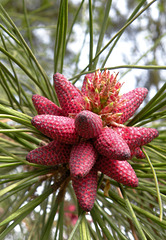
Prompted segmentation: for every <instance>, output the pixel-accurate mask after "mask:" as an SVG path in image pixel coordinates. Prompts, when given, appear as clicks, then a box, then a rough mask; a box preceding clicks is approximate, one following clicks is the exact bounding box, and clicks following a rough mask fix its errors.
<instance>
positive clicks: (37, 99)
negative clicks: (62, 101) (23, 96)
mask: <svg viewBox="0 0 166 240" xmlns="http://www.w3.org/2000/svg"><path fill="white" fill-rule="evenodd" d="M32 102H33V105H34V106H35V109H36V111H37V112H38V114H39V115H41V114H49V115H56V116H63V115H64V113H63V110H62V109H61V108H60V107H58V106H57V105H56V104H55V103H53V102H51V101H50V100H49V99H47V98H46V97H43V96H40V95H38V94H35V95H33V96H32Z"/></svg>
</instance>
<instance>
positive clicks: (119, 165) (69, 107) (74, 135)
mask: <svg viewBox="0 0 166 240" xmlns="http://www.w3.org/2000/svg"><path fill="white" fill-rule="evenodd" d="M53 78H54V86H55V91H56V94H57V97H58V100H59V103H60V107H58V106H57V105H56V104H54V103H53V102H51V101H50V100H49V99H47V98H45V97H43V96H40V95H37V94H35V95H33V97H32V101H33V104H34V106H35V108H36V110H37V112H38V115H37V116H35V117H33V119H32V125H33V126H34V127H35V128H37V129H38V130H39V131H40V132H42V133H43V134H44V135H46V136H47V137H49V138H50V143H48V144H47V145H46V146H42V147H39V148H37V149H34V150H32V151H31V152H29V153H28V155H27V157H26V159H27V161H29V162H32V163H37V164H42V165H47V166H55V165H58V164H64V163H66V164H68V166H69V169H70V175H71V180H72V185H73V188H74V191H75V194H76V196H77V199H78V202H79V204H80V206H81V207H82V209H83V210H85V211H90V210H91V209H92V207H93V205H94V201H95V198H96V191H97V173H98V171H100V172H102V173H104V174H105V175H107V176H108V177H110V178H112V179H114V180H115V181H117V182H119V183H122V184H124V185H126V186H130V187H137V186H138V178H137V176H136V174H135V172H134V170H133V168H132V166H131V165H130V164H129V163H128V162H127V160H129V159H132V158H133V157H134V156H135V157H136V158H144V157H145V156H144V154H143V152H142V151H141V147H142V146H143V145H145V144H147V143H149V142H151V141H152V140H153V139H154V138H156V137H157V136H158V131H157V130H156V129H153V128H145V127H127V126H125V125H123V124H124V123H125V122H126V121H127V120H128V119H129V118H130V117H131V116H133V114H134V113H135V111H136V110H137V109H138V107H139V106H140V104H141V103H142V102H143V100H144V99H145V97H146V95H147V93H148V90H147V89H146V88H136V89H134V90H132V91H130V92H128V93H126V94H123V95H120V94H119V92H120V89H121V86H122V84H120V83H119V82H117V75H116V74H114V73H113V74H110V72H109V71H107V70H106V71H104V72H100V71H96V72H95V73H90V74H87V75H86V76H85V78H84V82H83V85H82V89H81V91H80V90H79V89H77V88H76V87H75V86H74V85H72V83H71V82H69V81H68V80H67V79H66V78H65V77H64V76H63V75H62V74H60V73H56V74H55V75H54V77H53Z"/></svg>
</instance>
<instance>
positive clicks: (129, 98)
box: [113, 88, 148, 124]
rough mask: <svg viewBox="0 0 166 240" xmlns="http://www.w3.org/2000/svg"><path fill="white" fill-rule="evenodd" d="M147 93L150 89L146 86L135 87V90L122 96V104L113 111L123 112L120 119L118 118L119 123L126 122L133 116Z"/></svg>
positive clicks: (120, 101)
mask: <svg viewBox="0 0 166 240" xmlns="http://www.w3.org/2000/svg"><path fill="white" fill-rule="evenodd" d="M147 93H148V90H147V89H146V88H135V89H134V90H132V91H130V92H128V93H125V94H123V95H122V96H121V98H120V100H119V102H118V104H120V106H118V107H117V108H115V109H114V110H113V113H123V114H122V116H121V118H120V120H118V122H119V123H121V124H122V123H125V122H126V121H127V120H128V119H129V118H130V117H132V116H133V114H134V113H135V111H136V110H137V109H138V108H139V106H140V105H141V103H142V102H143V100H144V99H145V97H146V95H147ZM124 100H125V101H124ZM123 101H124V102H123ZM121 103H122V104H121Z"/></svg>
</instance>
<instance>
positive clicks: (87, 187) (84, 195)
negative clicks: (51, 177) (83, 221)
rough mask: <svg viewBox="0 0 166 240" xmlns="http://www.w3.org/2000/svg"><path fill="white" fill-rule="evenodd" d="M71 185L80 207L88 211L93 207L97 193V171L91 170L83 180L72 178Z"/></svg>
mask: <svg viewBox="0 0 166 240" xmlns="http://www.w3.org/2000/svg"><path fill="white" fill-rule="evenodd" d="M72 185H73V188H74V191H75V194H76V196H77V199H78V202H79V205H80V207H81V208H82V209H83V210H84V211H86V212H87V211H90V210H91V209H92V207H93V205H94V202H95V199H96V191H97V170H96V169H95V168H92V169H91V171H90V172H89V173H88V174H87V175H86V176H85V177H84V178H79V179H78V178H76V179H75V178H72Z"/></svg>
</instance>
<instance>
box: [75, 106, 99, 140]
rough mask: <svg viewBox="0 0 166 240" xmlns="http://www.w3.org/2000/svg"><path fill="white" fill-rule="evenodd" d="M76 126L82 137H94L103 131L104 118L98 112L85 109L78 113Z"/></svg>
mask: <svg viewBox="0 0 166 240" xmlns="http://www.w3.org/2000/svg"><path fill="white" fill-rule="evenodd" d="M75 127H76V131H77V133H78V134H79V135H80V136H81V137H83V138H85V139H89V138H94V137H97V136H98V135H99V133H100V132H101V129H102V120H101V119H100V117H99V116H98V115H97V114H95V113H93V112H90V111H88V110H84V111H82V112H80V113H79V114H77V116H76V118H75Z"/></svg>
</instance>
